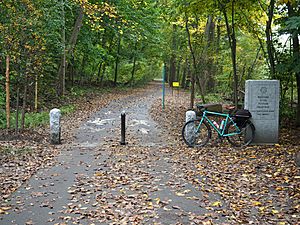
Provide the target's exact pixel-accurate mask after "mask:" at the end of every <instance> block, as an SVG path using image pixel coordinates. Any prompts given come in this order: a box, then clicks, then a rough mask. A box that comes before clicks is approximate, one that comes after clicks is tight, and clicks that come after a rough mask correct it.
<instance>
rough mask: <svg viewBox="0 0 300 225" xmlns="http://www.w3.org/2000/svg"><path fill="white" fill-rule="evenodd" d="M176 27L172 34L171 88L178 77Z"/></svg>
mask: <svg viewBox="0 0 300 225" xmlns="http://www.w3.org/2000/svg"><path fill="white" fill-rule="evenodd" d="M175 51H176V25H175V24H174V25H173V33H172V54H171V58H170V71H169V72H170V75H169V80H168V82H169V86H170V87H172V84H173V81H175V76H176V55H175Z"/></svg>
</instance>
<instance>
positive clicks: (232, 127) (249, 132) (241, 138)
mask: <svg viewBox="0 0 300 225" xmlns="http://www.w3.org/2000/svg"><path fill="white" fill-rule="evenodd" d="M239 129H240V132H238V129H237V125H236V124H235V123H234V122H233V121H230V122H229V123H228V125H227V128H226V131H225V133H226V134H230V133H238V134H235V135H231V136H226V138H227V140H228V142H229V143H230V144H232V145H233V146H236V147H242V146H247V145H249V144H250V143H251V142H252V141H253V139H254V131H255V127H254V125H253V124H252V122H251V121H250V120H247V121H245V123H244V124H243V126H241V127H239Z"/></svg>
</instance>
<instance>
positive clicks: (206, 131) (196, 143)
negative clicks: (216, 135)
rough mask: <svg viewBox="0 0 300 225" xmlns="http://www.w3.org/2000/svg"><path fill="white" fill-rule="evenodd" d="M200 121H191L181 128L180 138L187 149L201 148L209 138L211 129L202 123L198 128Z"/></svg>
mask: <svg viewBox="0 0 300 225" xmlns="http://www.w3.org/2000/svg"><path fill="white" fill-rule="evenodd" d="M199 123H200V120H191V121H189V122H187V123H186V124H185V125H184V126H183V128H182V137H183V140H184V142H185V143H186V144H187V145H188V146H189V147H202V146H204V145H206V144H207V142H208V140H209V139H210V137H211V128H210V126H209V125H208V124H207V123H206V121H203V122H202V124H201V126H200V127H199Z"/></svg>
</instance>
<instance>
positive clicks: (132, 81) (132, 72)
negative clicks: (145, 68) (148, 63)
mask: <svg viewBox="0 0 300 225" xmlns="http://www.w3.org/2000/svg"><path fill="white" fill-rule="evenodd" d="M135 68H136V56H134V58H133V65H132V71H131V79H130V81H131V86H133V84H134V75H135Z"/></svg>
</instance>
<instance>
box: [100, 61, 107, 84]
mask: <svg viewBox="0 0 300 225" xmlns="http://www.w3.org/2000/svg"><path fill="white" fill-rule="evenodd" d="M105 70H106V63H104V65H103V69H102V74H101V78H100V87H102V86H103V79H104V75H105Z"/></svg>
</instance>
